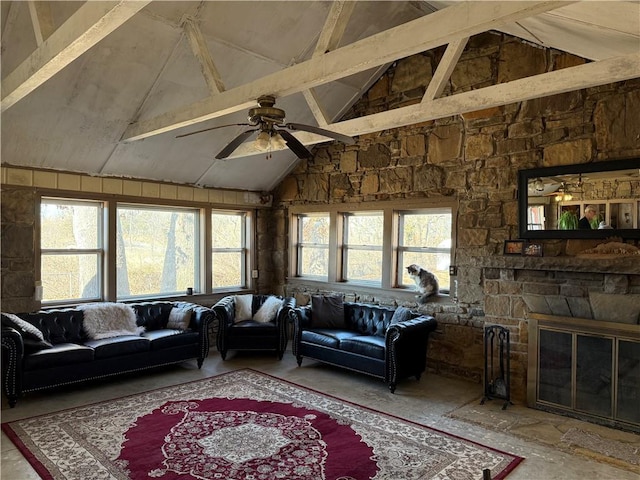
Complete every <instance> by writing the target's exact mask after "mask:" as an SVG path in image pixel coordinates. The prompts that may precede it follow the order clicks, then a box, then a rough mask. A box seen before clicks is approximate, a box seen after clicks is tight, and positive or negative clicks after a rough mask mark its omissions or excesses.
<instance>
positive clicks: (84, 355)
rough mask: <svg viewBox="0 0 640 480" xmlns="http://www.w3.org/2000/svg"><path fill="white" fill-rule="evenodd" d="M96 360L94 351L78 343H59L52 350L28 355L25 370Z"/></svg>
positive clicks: (25, 359)
mask: <svg viewBox="0 0 640 480" xmlns="http://www.w3.org/2000/svg"><path fill="white" fill-rule="evenodd" d="M93 359H94V350H93V348H91V347H87V346H85V345H78V344H77V343H57V344H55V345H54V346H53V347H51V348H47V349H46V350H40V351H37V352H34V353H32V354H30V355H27V356H26V357H25V358H24V369H25V370H38V369H43V368H52V367H59V366H61V365H72V364H76V363H82V362H91V361H93Z"/></svg>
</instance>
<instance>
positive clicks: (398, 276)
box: [394, 206, 454, 293]
mask: <svg viewBox="0 0 640 480" xmlns="http://www.w3.org/2000/svg"><path fill="white" fill-rule="evenodd" d="M438 214H448V215H451V229H452V234H453V218H454V217H453V211H452V209H451V207H444V206H443V207H432V208H425V209H411V210H397V211H396V212H394V215H395V216H397V226H398V235H397V245H396V252H397V255H396V258H395V262H394V263H395V277H394V278H395V282H394V286H395V287H396V288H413V287H414V286H413V284H404V283H402V277H403V276H404V275H403V274H404V271H403V269H404V268H405V265H404V262H403V261H402V260H403V257H404V254H405V253H412V252H414V253H448V254H449V258H450V259H453V258H454V257H453V253H452V252H453V237H451V238H452V241H451V247H449V248H446V247H431V246H428V247H410V246H404V245H402V242H401V240H402V237H403V233H404V225H405V222H404V218H405V217H406V216H408V215H438ZM449 265H450V266H451V265H453V263H452V262H449ZM450 276H451V275H450ZM449 290H450V288H443V287H441V288H440V292H441V293H449Z"/></svg>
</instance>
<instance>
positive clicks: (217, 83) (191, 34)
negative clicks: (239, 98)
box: [182, 17, 225, 95]
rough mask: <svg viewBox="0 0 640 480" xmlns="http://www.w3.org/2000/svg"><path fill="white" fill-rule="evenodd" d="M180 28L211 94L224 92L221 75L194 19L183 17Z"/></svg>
mask: <svg viewBox="0 0 640 480" xmlns="http://www.w3.org/2000/svg"><path fill="white" fill-rule="evenodd" d="M182 28H183V29H184V31H185V33H186V35H187V40H189V45H190V46H191V51H192V52H193V55H194V56H195V57H196V59H197V60H198V63H199V64H200V70H202V75H203V76H204V79H205V81H206V82H207V86H208V87H209V91H210V92H211V94H212V95H215V94H216V93H220V92H224V91H225V88H224V83H223V82H222V77H221V76H220V73H219V72H218V69H217V68H216V64H215V63H214V62H213V58H212V57H211V52H210V51H209V47H208V46H207V42H206V40H205V39H204V36H203V35H202V32H201V31H200V27H198V25H197V24H196V22H195V19H194V18H192V17H187V18H185V20H184V23H183V24H182Z"/></svg>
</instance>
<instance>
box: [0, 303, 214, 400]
mask: <svg viewBox="0 0 640 480" xmlns="http://www.w3.org/2000/svg"><path fill="white" fill-rule="evenodd" d="M129 305H130V306H131V307H132V308H133V309H134V311H135V313H136V317H137V320H136V322H137V324H138V326H144V327H145V332H144V333H142V334H141V335H123V336H118V337H112V338H104V339H100V340H92V339H89V338H88V337H87V334H86V332H85V331H84V329H83V311H82V310H80V309H77V308H65V309H57V310H42V311H39V312H35V313H21V314H17V315H18V317H20V318H21V319H23V320H26V321H27V322H29V323H31V324H32V325H34V326H36V327H37V328H38V330H40V331H41V332H42V334H43V336H44V340H45V341H47V342H49V343H51V344H52V345H53V346H52V347H51V348H45V349H41V350H35V351H33V350H32V349H30V348H29V342H28V340H27V339H26V338H23V335H22V334H21V332H20V331H18V330H16V329H15V328H11V327H7V326H5V325H4V321H3V326H2V384H3V385H2V386H3V391H4V393H5V395H6V396H7V399H8V400H9V405H10V406H11V407H14V406H15V405H16V403H17V401H18V398H19V397H20V396H21V395H22V394H24V393H27V392H33V391H36V390H43V389H47V388H53V387H58V386H62V385H67V384H72V383H78V382H83V381H87V380H94V379H100V378H104V377H110V376H114V375H119V374H125V373H129V372H135V371H138V370H144V369H148V368H152V367H159V366H163V365H170V364H175V363H180V362H183V361H185V360H189V359H193V358H195V359H197V361H198V368H200V367H201V366H202V363H203V361H204V359H205V358H206V357H207V356H208V354H209V337H208V327H209V323H210V322H211V321H212V320H213V318H214V315H213V311H212V310H211V309H209V308H206V307H202V306H200V305H196V304H193V303H188V302H139V303H130V304H129ZM174 306H175V307H178V308H184V309H192V313H191V320H190V323H189V328H188V329H186V330H174V329H169V328H166V325H167V321H168V319H169V314H170V312H171V309H172V308H173V307H174Z"/></svg>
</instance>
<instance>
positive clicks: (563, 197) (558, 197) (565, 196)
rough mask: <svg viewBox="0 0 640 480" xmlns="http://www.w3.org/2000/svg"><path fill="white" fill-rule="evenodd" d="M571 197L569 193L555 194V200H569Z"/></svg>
mask: <svg viewBox="0 0 640 480" xmlns="http://www.w3.org/2000/svg"><path fill="white" fill-rule="evenodd" d="M572 199H573V195H571V194H570V193H560V194H558V195H556V202H562V201H564V202H568V201H569V200H572Z"/></svg>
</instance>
